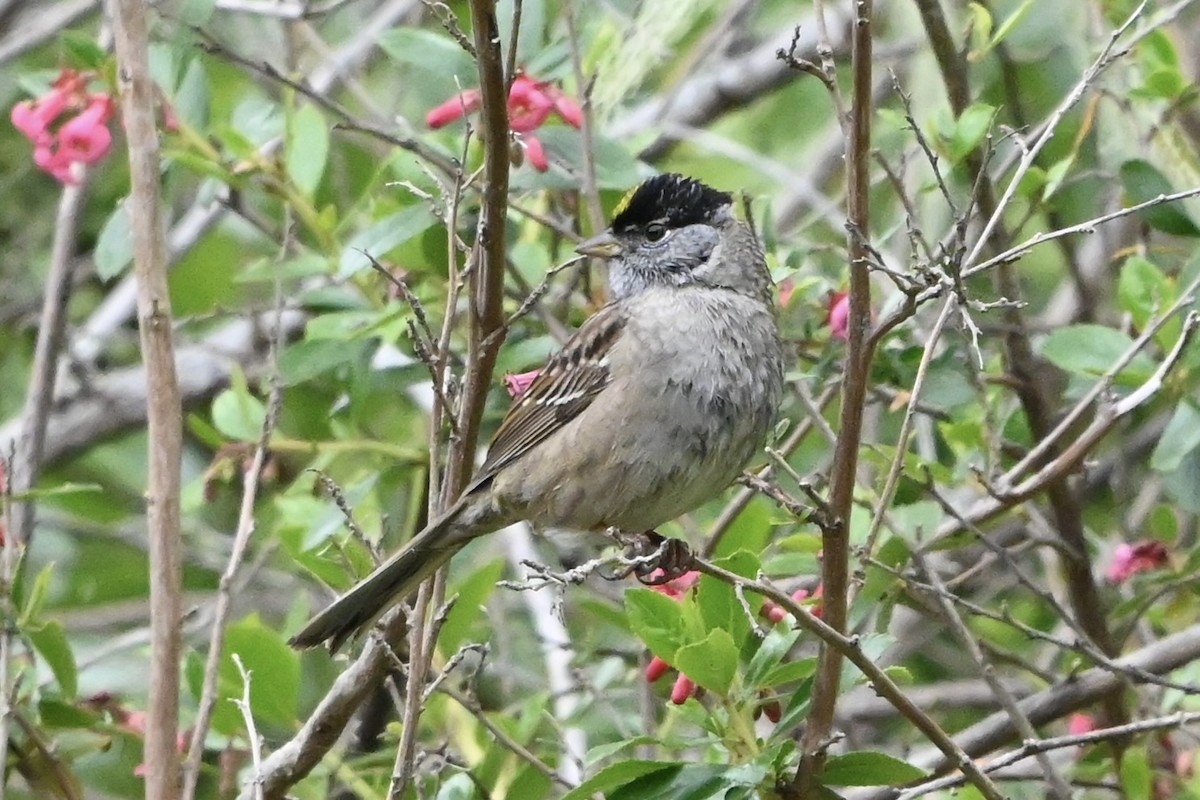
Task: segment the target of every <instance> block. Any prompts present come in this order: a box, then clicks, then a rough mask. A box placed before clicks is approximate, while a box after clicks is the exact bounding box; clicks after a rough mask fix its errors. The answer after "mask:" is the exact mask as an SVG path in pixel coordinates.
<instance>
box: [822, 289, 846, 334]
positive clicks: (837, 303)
mask: <svg viewBox="0 0 1200 800" xmlns="http://www.w3.org/2000/svg"><path fill="white" fill-rule="evenodd" d="M825 324H826V325H828V326H829V332H830V334H831V335H832V336H833V338H834V339H841V340H842V341H843V342H844V341H846V340H847V339H849V338H850V293H849V292H833V293H832V294H831V295H830V296H829V309H828V313H827V315H826V317H825Z"/></svg>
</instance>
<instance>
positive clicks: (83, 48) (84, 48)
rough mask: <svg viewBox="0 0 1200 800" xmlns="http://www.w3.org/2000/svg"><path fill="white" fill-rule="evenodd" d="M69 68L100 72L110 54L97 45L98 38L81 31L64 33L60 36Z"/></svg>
mask: <svg viewBox="0 0 1200 800" xmlns="http://www.w3.org/2000/svg"><path fill="white" fill-rule="evenodd" d="M59 41H60V42H62V46H63V51H64V55H65V56H66V62H67V66H69V67H72V68H73V69H77V70H81V71H86V70H96V71H100V70H101V69H102V68H103V66H104V62H105V61H107V60H108V52H107V51H106V50H105V49H104V48H103V47H101V46H100V45H99V44H97V43H96V37H95V36H93V35H90V34H87V33H83V32H81V31H64V32H63V33H62V35H60V36H59Z"/></svg>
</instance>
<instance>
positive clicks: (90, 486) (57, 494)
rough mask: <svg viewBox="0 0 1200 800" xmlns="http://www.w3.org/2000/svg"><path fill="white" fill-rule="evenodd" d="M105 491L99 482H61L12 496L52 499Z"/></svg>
mask: <svg viewBox="0 0 1200 800" xmlns="http://www.w3.org/2000/svg"><path fill="white" fill-rule="evenodd" d="M103 491H104V487H103V486H101V485H100V484H98V483H60V484H57V485H55V486H47V487H45V488H39V489H29V490H27V491H24V492H13V495H12V497H13V499H14V500H50V499H54V498H69V497H76V496H78V495H81V494H97V493H99V492H103Z"/></svg>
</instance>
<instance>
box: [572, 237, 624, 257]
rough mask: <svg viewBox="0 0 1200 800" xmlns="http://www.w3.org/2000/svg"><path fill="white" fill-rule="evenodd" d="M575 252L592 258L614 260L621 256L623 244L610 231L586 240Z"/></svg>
mask: <svg viewBox="0 0 1200 800" xmlns="http://www.w3.org/2000/svg"><path fill="white" fill-rule="evenodd" d="M575 252H576V253H579V254H580V255H584V256H591V257H592V258H604V259H608V258H614V257H616V256H619V255H621V243H620V242H618V241H617V239H616V237H615V236H613V235H612V234H611V233H609V232H608V231H605V232H604V233H602V234H600V235H599V236H593V237H592V238H590V239H585V240H584V241H582V242H580V243H579V245H578V246H577V247H576V248H575Z"/></svg>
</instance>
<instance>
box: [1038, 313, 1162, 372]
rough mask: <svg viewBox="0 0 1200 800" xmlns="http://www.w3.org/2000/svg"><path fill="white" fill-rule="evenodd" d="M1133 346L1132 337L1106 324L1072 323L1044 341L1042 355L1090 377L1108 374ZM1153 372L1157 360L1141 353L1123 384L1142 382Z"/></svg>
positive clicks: (1132, 364)
mask: <svg viewBox="0 0 1200 800" xmlns="http://www.w3.org/2000/svg"><path fill="white" fill-rule="evenodd" d="M1132 346H1133V340H1132V339H1130V338H1129V337H1128V336H1127V335H1125V334H1124V333H1122V332H1121V331H1118V330H1116V329H1114V328H1106V327H1104V326H1103V325H1090V324H1084V325H1070V326H1068V327H1065V328H1059V329H1058V330H1056V331H1054V332H1053V333H1051V334H1050V335H1049V336H1048V337H1046V341H1045V342H1043V343H1042V355H1043V356H1045V357H1046V358H1047V359H1048V360H1049V361H1050V363H1052V364H1054V365H1055V366H1056V367H1058V368H1060V369H1063V370H1066V371H1067V372H1072V373H1075V374H1076V375H1084V376H1087V377H1097V376H1100V375H1103V374H1104V373H1106V372H1107V371H1108V370H1109V369H1111V368H1112V366H1113V364H1115V363H1116V362H1117V360H1118V359H1119V358H1120V357H1121V356H1122V354H1124V353H1125V352H1126V351H1128V350H1129V349H1130V347H1132ZM1153 372H1154V363H1153V362H1152V361H1151V360H1150V358H1148V357H1147V356H1146V354H1145V353H1138V354H1137V355H1135V356H1134V357H1133V359H1132V360H1131V361H1130V363H1129V366H1127V367H1126V368H1125V369H1124V370H1123V371H1122V372H1121V376H1122V378H1123V379H1124V380H1123V381H1122V382H1124V383H1140V382H1141V381H1143V380H1145V379H1146V378H1148V377H1150V375H1151V374H1152V373H1153Z"/></svg>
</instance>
